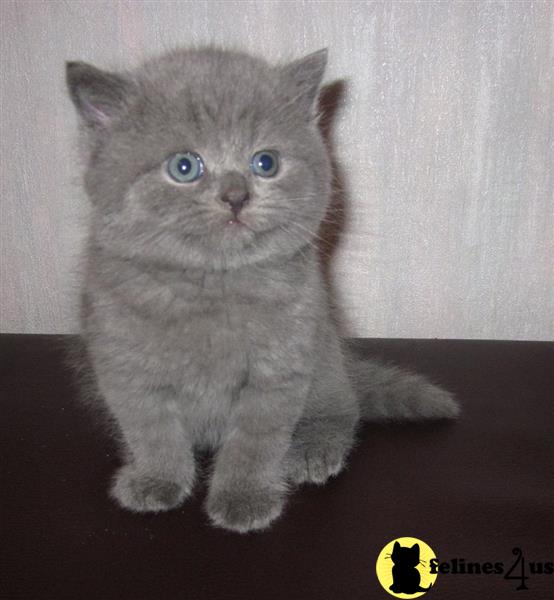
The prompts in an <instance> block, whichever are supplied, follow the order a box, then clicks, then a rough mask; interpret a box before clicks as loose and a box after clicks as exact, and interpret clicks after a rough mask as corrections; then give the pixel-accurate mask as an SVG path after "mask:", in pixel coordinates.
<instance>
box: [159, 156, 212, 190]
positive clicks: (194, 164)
mask: <svg viewBox="0 0 554 600" xmlns="http://www.w3.org/2000/svg"><path fill="white" fill-rule="evenodd" d="M167 173H168V174H169V176H170V177H171V179H173V180H174V181H176V182H177V183H191V182H192V181H196V180H197V179H199V178H200V177H202V175H203V174H204V163H203V162H202V157H201V156H200V155H199V154H196V152H181V153H179V154H174V155H173V156H170V157H169V158H168V159H167Z"/></svg>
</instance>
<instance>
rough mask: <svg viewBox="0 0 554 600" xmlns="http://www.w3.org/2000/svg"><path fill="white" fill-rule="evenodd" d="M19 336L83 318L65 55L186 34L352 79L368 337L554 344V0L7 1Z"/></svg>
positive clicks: (348, 166)
mask: <svg viewBox="0 0 554 600" xmlns="http://www.w3.org/2000/svg"><path fill="white" fill-rule="evenodd" d="M0 10H1V17H2V41H1V44H2V46H1V60H2V77H1V83H2V124H1V125H2V130H1V140H2V175H1V186H2V188H1V213H0V217H1V221H0V223H1V224H0V226H1V235H2V238H1V244H2V246H1V265H0V266H1V311H2V313H1V317H2V320H1V330H2V331H16V332H18V331H21V332H62V331H63V332H67V331H72V330H74V329H75V314H74V309H73V306H74V300H73V298H74V295H75V294H74V289H75V275H74V270H75V264H76V260H77V256H78V254H79V248H80V243H81V240H82V237H83V222H84V217H85V216H86V200H85V199H84V197H83V195H82V192H81V191H80V189H79V186H78V183H79V175H78V174H79V165H78V164H77V162H76V160H75V158H74V156H75V153H74V149H75V136H74V132H75V116H74V113H73V108H72V106H71V105H70V102H69V100H68V98H67V97H66V94H65V90H64V61H65V60H66V59H82V60H87V61H91V62H94V63H96V64H98V65H99V66H103V67H117V66H122V65H130V64H133V63H135V62H136V61H137V60H138V59H139V58H141V57H142V56H143V55H145V54H147V53H149V52H152V51H158V50H161V49H163V48H167V47H170V46H172V45H174V44H182V43H195V44H198V43H203V42H207V41H210V42H212V41H213V42H216V43H220V44H232V45H234V46H236V47H239V48H245V49H249V50H251V51H254V52H259V53H262V54H263V55H265V56H267V57H269V58H274V57H275V58H278V57H281V56H284V57H287V56H290V57H293V56H298V55H301V54H303V53H305V52H309V51H313V50H316V49H318V48H320V47H322V46H328V47H329V48H330V52H331V54H330V65H329V71H328V78H327V80H328V81H332V80H333V79H336V78H346V79H347V93H346V95H345V96H344V98H343V100H342V101H341V105H340V107H339V110H338V111H337V114H336V116H335V129H334V142H335V144H334V145H335V148H336V155H337V159H338V161H339V163H340V166H341V173H342V179H343V185H344V186H345V188H346V190H347V203H346V222H345V231H344V234H343V237H342V241H341V242H340V244H339V245H338V247H337V249H336V252H335V254H334V259H333V262H332V267H333V273H334V275H335V281H336V295H337V297H338V301H339V302H340V304H341V305H342V307H343V314H344V318H345V321H346V324H347V326H348V330H349V332H350V333H353V334H357V335H363V336H385V337H467V338H510V339H552V338H554V325H553V314H554V310H553V309H554V306H553V303H554V259H553V257H554V252H553V250H554V242H553V231H554V208H553V207H554V180H553V173H554V156H553V138H554V136H553V114H554V90H553V72H554V4H553V3H552V2H455V1H453V2H441V3H439V2H418V3H411V2H402V3H401V2H377V3H373V2H321V3H320V2H298V1H295V2H260V1H256V2H235V1H231V0H224V1H223V2H216V1H211V2H162V1H160V2H138V1H131V2H116V1H108V2H102V1H91V2H78V1H75V0H72V1H67V2H25V1H19V2H11V1H6V0H3V1H2V2H0Z"/></svg>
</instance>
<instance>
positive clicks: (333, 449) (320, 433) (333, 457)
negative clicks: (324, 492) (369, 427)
mask: <svg viewBox="0 0 554 600" xmlns="http://www.w3.org/2000/svg"><path fill="white" fill-rule="evenodd" d="M353 443H354V434H353V426H352V424H350V423H349V422H343V421H342V420H340V419H320V420H318V419H314V420H313V421H308V422H306V423H303V424H301V425H300V426H299V427H298V429H297V431H296V432H295V434H294V437H293V441H292V446H291V447H290V449H289V451H288V453H287V456H286V458H285V464H286V469H287V477H288V479H289V481H291V482H292V483H294V484H296V485H299V484H302V483H315V484H318V485H323V484H324V483H325V482H326V481H327V480H328V479H329V478H330V477H334V476H336V475H338V474H339V473H340V472H341V471H342V469H343V468H344V465H345V462H346V457H347V456H348V453H349V452H350V449H351V448H352V445H353Z"/></svg>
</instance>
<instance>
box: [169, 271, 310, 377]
mask: <svg viewBox="0 0 554 600" xmlns="http://www.w3.org/2000/svg"><path fill="white" fill-rule="evenodd" d="M172 294H173V299H172V301H171V303H170V306H168V309H167V312H166V313H164V315H165V316H168V317H169V319H168V325H166V326H165V332H164V334H163V344H164V345H167V346H168V347H170V348H172V349H173V350H169V353H171V352H174V353H175V355H177V356H179V357H180V358H179V361H180V364H182V365H184V366H186V369H187V372H188V374H189V375H190V373H191V371H193V372H194V374H195V377H196V379H202V378H203V377H204V376H207V377H211V378H212V379H213V378H214V376H215V375H216V374H217V375H218V376H219V377H220V379H222V380H226V381H229V382H232V381H236V380H242V379H243V378H244V377H245V376H246V373H247V368H248V364H249V362H250V361H252V360H254V359H255V357H256V355H257V354H258V353H259V352H263V351H264V349H265V348H266V347H267V344H268V341H269V340H272V339H274V338H275V337H276V336H283V335H286V333H285V332H287V331H288V330H290V334H291V335H292V334H293V330H294V323H295V321H297V320H298V319H302V314H303V313H304V312H305V311H306V310H307V308H308V307H307V303H306V299H305V297H304V296H305V290H304V289H303V286H302V285H299V282H298V279H294V278H290V277H287V276H283V275H281V276H277V275H276V274H264V273H260V272H255V271H252V272H249V273H246V274H240V273H234V274H232V275H226V276H222V275H220V274H212V275H210V274H204V275H202V276H201V277H200V278H199V279H197V280H195V281H193V282H192V283H191V282H190V280H187V279H183V281H177V282H174V283H173V285H172Z"/></svg>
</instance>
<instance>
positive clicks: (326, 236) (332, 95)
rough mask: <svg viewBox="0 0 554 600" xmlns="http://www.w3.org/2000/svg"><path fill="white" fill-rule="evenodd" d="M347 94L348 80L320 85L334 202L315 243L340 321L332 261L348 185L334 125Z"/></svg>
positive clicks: (322, 127) (321, 121)
mask: <svg viewBox="0 0 554 600" xmlns="http://www.w3.org/2000/svg"><path fill="white" fill-rule="evenodd" d="M345 95H346V82H345V80H343V79H339V80H336V81H333V82H331V83H329V84H327V85H324V86H323V87H322V88H321V91H320V94H319V102H318V110H319V113H320V119H319V128H320V130H321V134H322V136H323V139H324V141H325V145H326V146H327V149H328V151H329V156H330V158H331V172H332V192H331V202H330V204H329V208H328V210H327V213H326V215H325V218H324V220H323V222H322V224H321V226H320V228H319V232H318V237H317V238H316V243H317V247H318V253H319V257H320V261H321V265H322V268H323V277H324V280H325V284H326V286H327V289H328V290H329V296H330V301H331V307H332V312H333V315H334V316H335V317H336V318H337V319H338V321H339V323H341V322H343V319H342V313H341V309H340V307H339V306H337V305H336V303H335V301H334V300H335V294H334V285H333V281H332V276H331V263H332V259H333V255H334V253H335V250H336V248H337V246H338V243H339V239H340V237H341V235H342V233H343V232H344V230H345V226H346V222H347V218H346V216H347V212H346V211H347V207H348V205H349V202H348V193H347V189H346V186H345V183H344V182H345V178H344V174H343V170H342V169H341V167H340V165H339V163H338V162H337V160H336V158H335V152H334V148H333V128H334V124H335V122H336V116H337V114H338V111H339V109H340V107H341V105H342V101H343V99H344V97H345Z"/></svg>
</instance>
